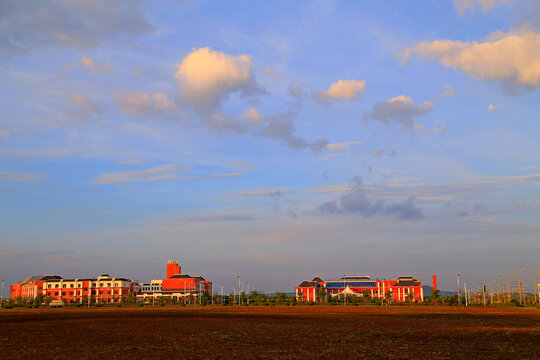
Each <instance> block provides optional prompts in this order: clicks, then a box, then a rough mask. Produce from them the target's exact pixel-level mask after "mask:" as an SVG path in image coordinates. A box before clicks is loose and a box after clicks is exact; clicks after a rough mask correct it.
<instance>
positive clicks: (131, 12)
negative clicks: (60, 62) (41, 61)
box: [0, 0, 152, 55]
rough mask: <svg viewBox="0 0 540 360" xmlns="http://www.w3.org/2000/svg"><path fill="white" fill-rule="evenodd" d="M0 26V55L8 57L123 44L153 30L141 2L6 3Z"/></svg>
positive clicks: (1, 7)
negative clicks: (51, 48)
mask: <svg viewBox="0 0 540 360" xmlns="http://www.w3.org/2000/svg"><path fill="white" fill-rule="evenodd" d="M0 24H2V36H0V52H2V53H4V54H8V55H11V54H17V53H25V52H28V51H31V50H34V49H36V48H39V47H43V46H59V47H68V48H74V49H78V50H81V49H88V48H93V47H96V46H99V45H102V44H106V43H111V42H112V41H115V40H122V42H123V43H125V42H129V41H132V40H133V39H134V38H136V37H137V36H140V35H143V34H145V33H147V32H149V31H150V30H152V26H151V25H150V24H149V23H148V22H147V20H146V19H145V18H144V16H143V14H142V11H141V8H140V2H139V1H125V0H119V1H65V0H49V1H38V2H28V1H19V0H5V1H2V3H1V4H0Z"/></svg>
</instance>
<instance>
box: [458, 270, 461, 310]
mask: <svg viewBox="0 0 540 360" xmlns="http://www.w3.org/2000/svg"><path fill="white" fill-rule="evenodd" d="M460 300H461V289H460V288H459V274H457V305H458V306H460V304H459V303H460Z"/></svg>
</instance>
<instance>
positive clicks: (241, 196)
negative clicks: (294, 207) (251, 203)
mask: <svg viewBox="0 0 540 360" xmlns="http://www.w3.org/2000/svg"><path fill="white" fill-rule="evenodd" d="M293 192H294V191H293V190H288V189H277V188H259V189H253V190H247V191H242V192H237V193H233V194H225V195H218V196H217V197H218V198H222V199H226V200H251V199H258V198H265V197H276V196H281V195H283V194H290V193H293Z"/></svg>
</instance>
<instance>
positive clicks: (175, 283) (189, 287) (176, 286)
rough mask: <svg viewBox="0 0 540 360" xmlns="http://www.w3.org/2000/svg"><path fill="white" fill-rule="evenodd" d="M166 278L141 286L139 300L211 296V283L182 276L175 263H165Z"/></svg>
mask: <svg viewBox="0 0 540 360" xmlns="http://www.w3.org/2000/svg"><path fill="white" fill-rule="evenodd" d="M166 274H167V275H166V276H167V277H166V278H165V279H161V280H152V281H151V282H150V283H147V284H141V285H140V287H141V291H140V293H139V295H138V297H139V298H143V299H147V298H152V297H169V298H176V299H181V298H183V297H186V296H194V297H199V296H201V295H212V292H213V288H212V283H211V282H210V281H208V280H206V279H204V278H203V277H202V276H191V275H188V274H182V272H181V267H180V265H178V263H177V262H176V261H173V260H169V261H168V262H167V272H166Z"/></svg>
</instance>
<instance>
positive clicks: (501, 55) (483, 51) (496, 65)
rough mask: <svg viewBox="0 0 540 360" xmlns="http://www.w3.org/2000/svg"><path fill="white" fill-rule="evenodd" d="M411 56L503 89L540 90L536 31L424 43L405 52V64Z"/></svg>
mask: <svg viewBox="0 0 540 360" xmlns="http://www.w3.org/2000/svg"><path fill="white" fill-rule="evenodd" d="M411 55H416V56H417V57H418V58H420V59H422V60H431V61H439V62H440V63H441V64H442V65H443V66H445V67H450V68H453V69H456V70H461V71H463V72H465V73H466V74H468V75H470V76H472V77H475V78H480V79H484V80H489V81H495V82H499V83H501V84H502V85H508V83H509V84H511V85H514V86H520V87H537V86H540V34H538V33H535V32H533V31H527V30H520V31H517V32H509V33H503V32H496V33H494V34H492V35H490V36H489V37H488V38H487V39H486V40H485V41H484V42H477V41H472V42H471V41H459V40H435V41H422V42H420V43H418V44H417V45H416V46H414V47H411V48H408V49H406V50H405V52H404V53H403V57H402V64H404V63H405V62H406V61H407V60H408V58H409V57H410V56H411Z"/></svg>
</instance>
